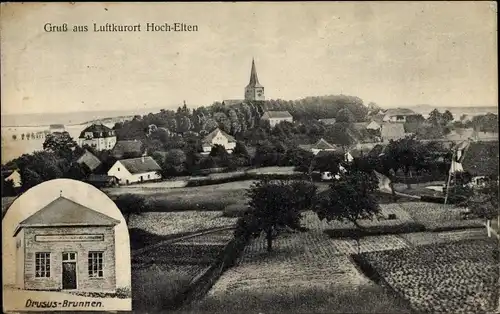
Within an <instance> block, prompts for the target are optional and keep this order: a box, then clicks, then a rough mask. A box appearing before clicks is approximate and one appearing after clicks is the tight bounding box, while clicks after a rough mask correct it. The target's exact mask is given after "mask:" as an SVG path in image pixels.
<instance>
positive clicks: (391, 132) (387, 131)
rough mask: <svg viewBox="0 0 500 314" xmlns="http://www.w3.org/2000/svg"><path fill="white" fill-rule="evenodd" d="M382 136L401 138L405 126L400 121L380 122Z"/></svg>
mask: <svg viewBox="0 0 500 314" xmlns="http://www.w3.org/2000/svg"><path fill="white" fill-rule="evenodd" d="M380 135H381V136H382V138H403V137H405V128H404V125H403V124H402V123H390V122H387V123H382V129H381V130H380Z"/></svg>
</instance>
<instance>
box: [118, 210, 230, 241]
mask: <svg viewBox="0 0 500 314" xmlns="http://www.w3.org/2000/svg"><path fill="white" fill-rule="evenodd" d="M236 221H237V218H229V217H223V216H222V212H217V211H214V212H204V211H185V212H163V213H156V212H147V213H142V214H140V215H132V216H131V217H130V221H129V225H128V227H129V229H132V228H137V229H142V230H144V231H146V232H149V233H151V234H155V235H162V236H165V235H171V234H176V233H184V232H191V231H198V230H204V229H210V228H218V227H232V226H235V224H236Z"/></svg>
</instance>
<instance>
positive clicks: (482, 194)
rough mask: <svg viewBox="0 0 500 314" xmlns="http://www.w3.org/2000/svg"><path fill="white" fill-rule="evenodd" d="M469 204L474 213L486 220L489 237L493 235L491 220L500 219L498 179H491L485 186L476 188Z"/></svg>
mask: <svg viewBox="0 0 500 314" xmlns="http://www.w3.org/2000/svg"><path fill="white" fill-rule="evenodd" d="M468 205H469V208H470V210H471V212H472V213H473V214H475V215H476V216H478V217H479V218H483V219H485V220H486V228H487V230H488V237H490V236H491V220H492V219H494V218H497V219H499V220H500V212H499V209H498V208H499V207H498V181H496V180H491V181H489V182H488V183H487V184H486V186H485V187H483V188H480V189H476V190H475V191H474V193H473V194H472V195H471V196H470V198H469V200H468Z"/></svg>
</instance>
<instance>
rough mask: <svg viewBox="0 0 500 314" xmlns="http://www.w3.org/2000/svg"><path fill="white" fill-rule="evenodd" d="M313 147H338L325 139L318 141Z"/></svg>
mask: <svg viewBox="0 0 500 314" xmlns="http://www.w3.org/2000/svg"><path fill="white" fill-rule="evenodd" d="M311 148H313V149H336V148H337V147H336V146H334V145H332V144H330V143H328V142H327V141H325V140H324V139H322V138H321V139H320V140H319V141H317V142H316V143H315V144H314V145H313V146H312V147H311Z"/></svg>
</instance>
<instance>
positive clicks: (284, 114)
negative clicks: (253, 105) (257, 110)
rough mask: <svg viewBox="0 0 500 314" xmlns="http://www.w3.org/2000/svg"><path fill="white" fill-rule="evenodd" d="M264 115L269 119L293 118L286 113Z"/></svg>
mask: <svg viewBox="0 0 500 314" xmlns="http://www.w3.org/2000/svg"><path fill="white" fill-rule="evenodd" d="M264 115H267V116H268V117H269V118H270V119H273V118H274V119H280V118H293V116H292V115H291V114H290V112H288V111H266V112H264ZM264 115H263V116H264Z"/></svg>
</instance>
